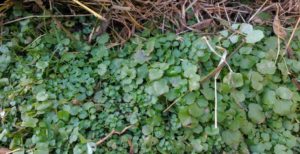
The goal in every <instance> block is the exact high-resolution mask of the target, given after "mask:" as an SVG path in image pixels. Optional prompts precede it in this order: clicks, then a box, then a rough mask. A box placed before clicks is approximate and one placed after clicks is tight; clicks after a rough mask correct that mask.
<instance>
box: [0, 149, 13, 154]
mask: <svg viewBox="0 0 300 154" xmlns="http://www.w3.org/2000/svg"><path fill="white" fill-rule="evenodd" d="M10 152H11V151H10V150H9V149H7V148H0V154H8V153H10Z"/></svg>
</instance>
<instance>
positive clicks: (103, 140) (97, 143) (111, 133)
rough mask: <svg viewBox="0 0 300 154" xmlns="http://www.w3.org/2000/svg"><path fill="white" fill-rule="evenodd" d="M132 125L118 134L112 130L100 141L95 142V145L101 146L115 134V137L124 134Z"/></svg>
mask: <svg viewBox="0 0 300 154" xmlns="http://www.w3.org/2000/svg"><path fill="white" fill-rule="evenodd" d="M131 127H132V125H130V126H127V127H125V128H124V129H123V130H122V131H120V132H118V131H116V130H112V131H111V132H110V133H109V134H107V135H106V136H105V137H103V138H102V139H100V140H99V141H98V142H96V145H97V146H98V145H101V144H102V143H103V142H105V141H106V140H107V139H108V138H110V137H111V136H112V135H114V134H117V135H122V134H123V133H124V132H126V131H127V130H128V129H129V128H131Z"/></svg>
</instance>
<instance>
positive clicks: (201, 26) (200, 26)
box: [191, 19, 213, 30]
mask: <svg viewBox="0 0 300 154" xmlns="http://www.w3.org/2000/svg"><path fill="white" fill-rule="evenodd" d="M212 22H213V20H212V19H205V20H203V21H201V22H199V23H196V24H194V25H192V26H191V28H195V29H197V30H203V29H205V28H207V27H209V26H211V24H212Z"/></svg>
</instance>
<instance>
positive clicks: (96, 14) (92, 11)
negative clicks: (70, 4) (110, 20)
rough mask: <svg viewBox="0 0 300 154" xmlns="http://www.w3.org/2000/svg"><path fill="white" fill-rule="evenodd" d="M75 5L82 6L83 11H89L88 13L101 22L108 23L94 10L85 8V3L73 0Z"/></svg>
mask: <svg viewBox="0 0 300 154" xmlns="http://www.w3.org/2000/svg"><path fill="white" fill-rule="evenodd" d="M73 1H74V2H75V3H77V4H78V5H80V6H81V7H82V8H83V9H85V10H87V11H88V12H90V13H92V14H93V15H94V16H95V17H97V18H99V19H100V20H104V21H106V19H105V18H104V17H103V16H101V15H100V14H99V13H96V12H95V11H94V10H92V9H90V8H89V7H87V6H85V5H84V4H83V3H81V2H80V1H78V0H73Z"/></svg>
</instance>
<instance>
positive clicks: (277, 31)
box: [273, 15, 287, 39]
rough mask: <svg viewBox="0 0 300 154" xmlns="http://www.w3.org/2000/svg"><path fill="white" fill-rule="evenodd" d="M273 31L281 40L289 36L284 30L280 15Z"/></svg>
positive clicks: (274, 22)
mask: <svg viewBox="0 0 300 154" xmlns="http://www.w3.org/2000/svg"><path fill="white" fill-rule="evenodd" d="M273 31H274V33H275V34H276V35H277V36H278V37H279V38H281V39H285V37H286V35H287V34H286V32H285V30H284V28H283V27H282V25H281V22H280V20H279V17H278V15H276V16H275V18H274V21H273Z"/></svg>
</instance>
